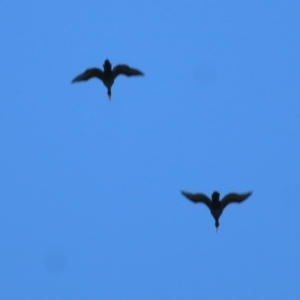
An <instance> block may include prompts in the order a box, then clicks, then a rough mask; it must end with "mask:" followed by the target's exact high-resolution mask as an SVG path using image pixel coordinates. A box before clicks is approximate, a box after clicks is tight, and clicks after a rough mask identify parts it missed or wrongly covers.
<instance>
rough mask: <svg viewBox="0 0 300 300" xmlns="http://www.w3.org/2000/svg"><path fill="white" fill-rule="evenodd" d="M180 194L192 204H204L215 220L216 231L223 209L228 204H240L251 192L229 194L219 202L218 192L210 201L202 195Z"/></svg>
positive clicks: (213, 194) (214, 193)
mask: <svg viewBox="0 0 300 300" xmlns="http://www.w3.org/2000/svg"><path fill="white" fill-rule="evenodd" d="M181 193H182V195H184V196H185V197H186V198H188V199H189V200H191V201H193V202H194V203H204V204H205V205H206V206H207V207H208V208H209V210H210V212H211V214H212V216H213V217H214V219H215V226H216V230H218V228H219V218H220V216H221V215H222V212H223V210H224V209H225V207H226V206H227V205H228V204H230V203H241V202H243V201H244V200H246V199H247V198H248V197H249V196H251V194H252V192H248V193H243V194H236V193H230V194H227V195H226V196H225V197H224V198H223V199H222V200H221V201H220V199H219V198H220V194H219V193H218V192H213V193H212V195H211V199H209V197H207V196H206V195H204V194H191V193H187V192H183V191H182V192H181Z"/></svg>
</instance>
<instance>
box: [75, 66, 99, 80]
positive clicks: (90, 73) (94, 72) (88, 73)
mask: <svg viewBox="0 0 300 300" xmlns="http://www.w3.org/2000/svg"><path fill="white" fill-rule="evenodd" d="M93 77H97V78H99V79H100V80H103V72H102V71H101V70H100V69H97V68H92V69H87V70H85V71H84V72H83V73H82V74H80V75H78V76H77V77H75V78H74V79H73V80H72V82H78V81H82V80H83V81H86V80H89V79H91V78H93Z"/></svg>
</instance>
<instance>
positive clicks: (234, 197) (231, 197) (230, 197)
mask: <svg viewBox="0 0 300 300" xmlns="http://www.w3.org/2000/svg"><path fill="white" fill-rule="evenodd" d="M251 194H252V192H248V193H243V194H236V193H230V194H227V195H226V196H225V197H224V198H223V199H222V201H221V203H222V206H223V209H224V208H225V207H226V206H227V205H228V204H230V203H241V202H243V201H244V200H246V199H247V198H248V197H250V196H251Z"/></svg>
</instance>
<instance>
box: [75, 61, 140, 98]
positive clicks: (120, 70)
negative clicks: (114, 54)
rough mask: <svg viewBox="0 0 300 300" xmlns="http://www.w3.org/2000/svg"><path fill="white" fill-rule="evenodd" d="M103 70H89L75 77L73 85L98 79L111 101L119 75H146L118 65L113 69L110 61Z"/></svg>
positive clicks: (105, 63) (106, 62) (104, 65)
mask: <svg viewBox="0 0 300 300" xmlns="http://www.w3.org/2000/svg"><path fill="white" fill-rule="evenodd" d="M103 69H104V71H102V70H101V69H98V68H92V69H87V70H86V71H85V72H83V73H82V74H80V75H78V76H77V77H75V78H74V79H73V80H72V83H74V82H78V81H87V80H89V79H90V78H93V77H96V78H98V79H100V80H101V81H102V82H103V84H104V85H105V86H106V87H107V95H108V98H109V99H110V97H111V87H112V85H113V84H114V81H115V79H116V77H117V76H118V75H126V76H133V75H135V76H136V75H144V74H143V73H142V72H141V71H139V70H137V69H133V68H130V67H129V66H127V65H116V66H115V67H114V68H113V69H112V67H111V63H110V61H109V60H108V59H106V60H105V62H104V64H103Z"/></svg>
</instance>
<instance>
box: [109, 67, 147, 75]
mask: <svg viewBox="0 0 300 300" xmlns="http://www.w3.org/2000/svg"><path fill="white" fill-rule="evenodd" d="M113 73H114V77H115V78H116V77H117V76H118V75H120V74H122V75H126V76H133V75H144V73H143V72H141V71H140V70H138V69H133V68H130V67H129V66H127V65H116V66H115V67H114V68H113Z"/></svg>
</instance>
